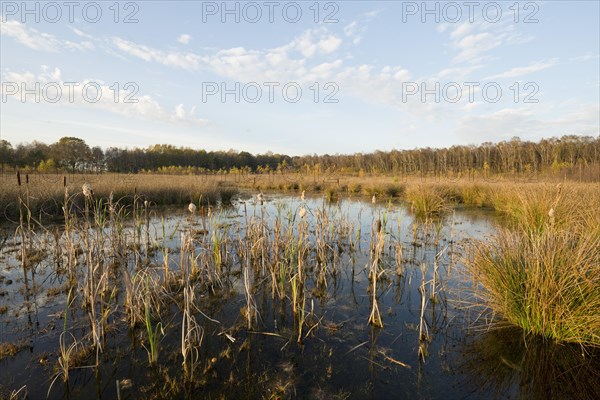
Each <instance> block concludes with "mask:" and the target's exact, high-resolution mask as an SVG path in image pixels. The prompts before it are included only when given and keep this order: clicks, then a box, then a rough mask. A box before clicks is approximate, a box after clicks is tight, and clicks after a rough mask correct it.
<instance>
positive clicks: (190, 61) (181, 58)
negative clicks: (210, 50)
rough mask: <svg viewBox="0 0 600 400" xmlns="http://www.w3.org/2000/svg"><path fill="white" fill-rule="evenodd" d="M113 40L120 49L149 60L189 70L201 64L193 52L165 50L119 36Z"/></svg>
mask: <svg viewBox="0 0 600 400" xmlns="http://www.w3.org/2000/svg"><path fill="white" fill-rule="evenodd" d="M112 41H113V44H114V45H115V46H116V47H117V48H118V49H119V50H121V51H123V52H125V53H127V54H129V55H132V56H134V57H137V58H140V59H142V60H144V61H147V62H151V61H152V62H157V63H159V64H163V65H166V66H169V67H176V68H182V69H187V70H193V69H197V68H198V66H199V60H200V57H199V56H197V55H195V54H193V53H180V52H163V51H160V50H157V49H154V48H151V47H148V46H144V45H141V44H137V43H134V42H130V41H128V40H124V39H121V38H119V37H113V39H112Z"/></svg>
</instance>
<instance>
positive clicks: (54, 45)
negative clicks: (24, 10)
mask: <svg viewBox="0 0 600 400" xmlns="http://www.w3.org/2000/svg"><path fill="white" fill-rule="evenodd" d="M0 34H2V35H6V36H9V37H12V38H14V39H16V40H17V41H18V42H19V43H21V44H24V45H25V46H27V47H29V48H32V49H34V50H43V51H57V50H58V48H59V47H60V41H59V40H57V39H56V38H55V37H54V36H53V35H50V34H48V33H43V32H39V31H38V30H36V29H33V28H28V27H27V26H25V24H22V23H20V22H19V21H4V19H0Z"/></svg>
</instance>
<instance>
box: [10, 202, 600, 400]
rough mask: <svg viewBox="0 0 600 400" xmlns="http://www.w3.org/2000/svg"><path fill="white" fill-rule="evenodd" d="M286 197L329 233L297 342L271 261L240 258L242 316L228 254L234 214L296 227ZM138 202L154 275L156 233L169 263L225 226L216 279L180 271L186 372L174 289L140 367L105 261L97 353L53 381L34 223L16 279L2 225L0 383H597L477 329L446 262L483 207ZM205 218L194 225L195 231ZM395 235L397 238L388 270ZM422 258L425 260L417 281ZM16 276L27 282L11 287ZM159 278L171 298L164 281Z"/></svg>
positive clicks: (582, 367)
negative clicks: (104, 309)
mask: <svg viewBox="0 0 600 400" xmlns="http://www.w3.org/2000/svg"><path fill="white" fill-rule="evenodd" d="M302 206H304V207H305V208H306V210H307V215H306V217H305V221H306V224H307V226H308V231H309V232H310V235H309V236H310V238H311V239H310V240H311V241H312V242H311V243H313V244H315V243H316V240H317V237H318V235H317V233H318V232H320V231H319V229H320V228H319V226H318V224H319V221H321V219H322V216H323V215H326V216H327V219H328V221H329V223H328V224H325V226H326V227H327V229H326V232H325V233H323V232H322V233H323V234H324V235H325V236H324V237H328V238H329V239H330V241H329V242H328V244H327V245H328V247H327V254H328V258H327V262H326V264H327V266H326V272H325V274H321V273H320V272H319V271H321V270H322V268H323V266H322V265H321V264H322V262H321V261H319V259H318V258H317V255H316V253H315V252H311V253H309V255H308V257H307V259H306V261H305V267H306V275H307V279H306V286H305V293H306V300H305V303H304V304H305V306H304V311H305V317H306V319H305V322H304V324H303V325H302V334H301V335H300V336H301V338H302V340H301V343H298V340H297V339H298V335H299V333H298V332H299V329H298V318H297V316H295V315H294V313H293V310H292V305H291V303H292V302H291V292H289V291H286V292H285V297H283V298H280V296H278V295H273V288H272V284H271V275H270V274H269V272H268V271H267V270H265V269H263V268H260V267H259V268H249V269H248V270H247V272H248V279H249V281H250V286H251V288H252V300H253V304H254V305H255V306H256V309H257V312H258V315H257V320H256V321H255V322H254V323H253V324H252V327H251V328H248V326H247V321H246V319H245V318H244V313H243V312H242V311H243V310H245V307H247V297H246V293H245V285H244V273H243V270H244V269H245V268H244V267H243V265H244V264H243V261H242V258H241V257H240V256H239V254H235V252H234V248H235V246H234V243H235V240H238V241H239V240H243V238H244V237H246V235H247V234H248V232H246V227H247V226H248V224H249V223H250V222H252V223H257V222H258V223H264V224H265V225H264V226H267V227H269V229H268V232H269V235H268V236H269V237H272V235H273V234H274V233H273V230H272V227H273V226H274V221H275V220H278V221H279V222H280V223H281V224H282V225H283V226H287V225H290V226H292V225H293V226H294V229H297V225H298V224H299V221H300V218H299V217H298V216H297V213H298V210H299V209H300V207H302ZM149 215H150V216H149V218H150V219H149V235H148V236H146V233H145V227H143V226H142V227H141V230H140V231H139V232H141V235H139V237H141V238H142V239H139V240H140V242H144V240H145V238H146V237H149V238H150V242H151V243H154V244H155V245H156V247H157V248H158V247H159V248H160V251H155V252H153V253H150V255H149V256H146V255H145V254H144V251H143V248H142V250H140V253H139V256H138V257H139V258H140V259H143V261H140V260H138V262H140V263H141V264H144V265H146V266H147V267H146V268H149V269H153V270H157V271H159V272H157V274H158V275H160V274H162V273H163V272H162V268H163V267H162V265H163V264H164V258H163V257H164V249H165V248H167V247H168V248H169V249H170V252H169V266H170V269H171V270H172V272H173V273H176V271H177V270H178V269H179V268H180V265H181V259H180V248H181V238H182V232H183V233H186V232H187V233H190V232H191V233H195V235H194V241H193V243H194V254H197V255H199V256H200V255H201V254H203V252H210V251H211V247H210V246H211V240H212V238H213V234H214V233H216V232H218V233H219V237H221V238H222V239H223V238H230V240H231V241H230V242H227V240H225V244H224V246H225V249H227V250H229V252H230V253H229V254H228V255H227V257H226V261H225V263H224V264H223V269H222V271H221V273H220V276H219V278H218V281H216V280H215V281H213V282H210V283H209V282H208V281H207V279H203V280H202V281H201V282H198V283H197V284H196V285H195V294H196V301H195V305H196V307H197V308H198V309H199V311H201V313H200V312H196V313H194V316H195V318H196V321H197V322H198V324H199V325H200V326H201V327H202V329H203V339H202V343H201V345H200V346H199V347H198V351H199V353H198V356H199V364H198V365H199V366H198V368H197V370H196V372H195V373H194V374H193V377H192V379H190V380H185V379H184V378H183V372H182V371H183V368H182V360H183V358H182V355H181V321H182V311H181V307H180V304H179V303H180V302H178V301H172V302H170V303H169V302H165V304H166V306H165V307H164V308H165V309H163V310H162V312H161V321H162V324H163V326H164V333H165V335H164V337H163V338H162V340H161V342H160V352H159V356H158V363H157V365H156V366H154V367H151V366H150V365H149V361H148V355H147V351H146V349H145V347H148V343H147V340H146V339H147V332H146V329H145V328H144V326H137V327H136V328H135V329H133V330H131V329H129V327H128V325H127V323H126V316H125V313H124V311H123V310H122V304H123V301H124V299H123V297H124V296H123V292H124V289H122V288H121V286H122V275H119V274H118V273H116V277H115V278H114V279H113V280H111V285H115V287H117V288H118V289H119V292H118V295H117V300H116V301H115V304H117V305H118V306H115V310H114V312H113V313H112V314H111V316H110V318H109V319H110V322H111V323H110V324H109V326H110V327H111V328H110V329H109V330H107V333H106V336H105V342H104V346H103V351H102V353H99V356H98V359H99V366H98V367H97V368H95V367H91V365H94V364H95V362H96V352H95V351H91V352H89V354H87V356H86V357H84V360H82V361H81V362H80V366H78V367H77V368H74V369H71V370H70V373H69V380H68V382H67V383H63V381H62V380H61V378H60V377H59V378H58V379H57V380H56V382H54V384H52V381H53V378H54V377H55V372H56V369H55V366H56V364H57V361H58V355H59V353H58V350H59V336H60V334H61V332H63V330H64V324H65V321H64V318H63V317H64V313H65V309H66V304H67V294H66V293H65V289H64V288H65V286H64V285H65V282H66V276H65V274H64V273H61V272H60V267H59V264H60V262H58V263H57V260H56V259H55V258H53V256H52V249H53V248H55V246H56V242H53V241H52V240H53V239H52V237H53V236H52V234H51V233H50V231H52V229H51V230H50V231H48V232H46V231H44V230H39V231H37V230H36V235H35V237H34V241H35V243H36V244H37V246H39V247H41V248H44V249H46V250H48V254H47V255H46V256H45V257H43V256H40V257H38V258H39V260H37V261H36V263H35V267H34V271H35V273H34V274H32V273H31V272H32V271H28V274H27V275H26V276H27V278H26V279H25V278H24V275H23V270H22V269H21V268H20V266H19V254H20V253H19V251H18V249H19V246H18V245H17V244H18V238H15V237H10V238H9V239H8V240H7V241H6V242H5V244H4V247H3V248H2V250H1V252H0V275H1V276H2V277H3V278H2V282H0V294H1V296H0V307H4V312H3V313H2V314H1V315H0V340H1V341H2V342H3V343H19V344H20V346H19V347H20V351H18V352H17V354H16V355H14V356H7V357H5V358H4V359H2V360H0V375H1V380H0V381H1V385H2V387H1V393H2V394H3V395H4V396H6V395H7V394H8V393H10V392H11V391H16V390H18V389H19V388H21V387H23V386H26V389H24V390H23V391H22V392H21V394H24V393H25V391H26V393H28V395H29V398H44V397H46V395H47V394H48V393H49V397H50V398H94V397H97V398H110V399H112V398H117V382H119V386H120V397H121V398H122V399H127V398H129V399H135V398H323V399H330V398H338V399H346V398H348V399H362V398H378V399H387V398H400V399H401V398H411V399H412V398H425V399H430V398H444V399H448V398H489V397H494V398H518V397H527V398H542V397H544V398H552V397H556V398H560V397H563V396H561V394H564V395H565V396H567V397H580V398H593V397H594V395H595V391H596V390H597V389H598V388H597V385H594V384H592V385H589V384H587V385H586V383H585V382H589V381H590V379H592V380H593V379H596V378H598V362H597V358H595V357H590V356H589V355H588V356H586V357H582V356H581V354H580V353H581V351H580V349H579V351H578V349H577V348H572V347H570V346H561V347H560V348H558V350H557V348H554V347H552V348H548V347H549V346H548V344H544V343H542V344H540V343H537V342H536V341H529V342H527V346H525V347H523V345H522V344H523V343H524V341H523V335H522V333H520V332H517V331H515V330H500V331H498V330H492V331H491V332H487V333H486V332H485V331H484V330H482V329H481V326H482V325H484V323H485V321H484V320H483V316H481V315H480V314H481V310H480V309H478V308H475V307H472V303H471V302H472V296H471V287H472V283H471V277H470V276H469V274H467V273H466V271H465V270H464V266H463V264H462V261H461V260H462V258H463V257H465V256H467V254H466V252H465V250H466V247H467V246H468V244H469V243H471V242H472V241H474V240H485V239H486V237H487V236H489V235H493V234H494V222H493V221H494V216H493V215H492V214H491V213H490V212H487V211H482V210H472V209H456V210H455V211H453V212H451V213H449V214H447V215H446V216H445V217H444V218H442V219H441V220H436V221H433V222H430V223H424V222H423V221H419V220H416V219H415V217H414V216H413V215H412V214H411V212H410V210H409V208H408V207H407V206H406V205H404V204H400V203H394V204H385V203H377V204H371V203H370V202H369V203H367V202H364V201H362V200H361V199H342V200H340V201H338V202H334V203H326V202H324V200H323V199H321V198H308V199H307V200H306V201H304V202H303V201H301V200H300V199H299V198H297V197H289V196H279V195H271V196H268V198H267V199H266V201H265V202H264V204H263V205H260V204H258V203H257V201H256V199H255V198H252V197H249V196H246V197H244V196H242V197H241V198H240V199H238V200H237V201H234V204H233V206H232V207H227V208H215V209H213V210H212V212H211V216H210V217H207V218H206V219H205V221H204V223H203V222H202V220H201V219H200V218H199V217H197V216H194V217H191V216H190V215H189V213H187V211H184V210H176V211H174V212H163V211H160V212H159V211H152V212H151V213H150V214H149ZM378 219H381V220H382V222H383V227H382V229H383V230H384V232H385V233H386V235H385V240H386V242H385V243H386V245H385V247H384V252H383V255H382V257H381V265H380V268H381V271H382V272H381V276H380V279H379V280H378V282H377V303H378V306H379V310H380V312H381V319H382V321H383V325H384V327H383V328H376V327H373V326H372V325H369V324H368V318H369V315H370V313H371V307H372V302H371V300H372V295H371V291H370V285H371V283H370V278H369V266H370V264H371V260H372V258H371V255H370V243H371V240H372V231H373V230H374V229H375V226H376V221H377V220H378ZM206 226H208V233H207V234H202V233H201V232H200V231H202V230H204V229H205V227H206ZM55 228H56V227H55ZM134 231H135V229H134V228H133V227H132V226H128V227H125V228H124V231H123V236H124V237H125V238H126V239H127V238H129V239H130V240H131V238H132V237H133V235H134ZM295 232H296V231H295ZM58 233H59V234H61V232H58ZM105 234H106V235H109V234H110V230H107V231H106V232H105ZM415 235H416V236H415ZM240 238H242V239H240ZM54 240H56V239H54ZM58 240H59V242H58V243H62V242H60V240H61V239H58ZM398 242H401V243H402V257H401V263H400V265H401V271H400V272H401V274H398V263H397V258H398V257H397V252H396V251H397V243H398ZM228 246H229V247H228ZM142 247H143V246H142ZM107 251H108V250H107ZM127 259H128V264H127V265H128V266H129V267H126V268H131V265H133V264H135V257H133V256H131V255H129V256H128V257H127ZM434 264H435V265H436V266H437V268H438V269H437V274H435V284H434V285H433V284H432V280H433V278H434ZM422 267H423V270H424V271H425V276H424V278H423V275H422ZM57 271H59V272H57ZM132 271H133V272H132V273H136V271H134V270H133V269H132ZM323 277H325V279H322V278H323ZM422 279H424V280H425V281H426V285H425V287H426V291H425V309H424V310H425V311H424V320H423V323H424V325H423V326H422V329H423V335H424V336H421V337H420V334H419V324H420V322H421V318H420V316H421V305H422V302H421V300H422V294H421V292H420V291H419V286H420V284H421V281H422ZM11 281H12V282H11ZM9 282H11V283H9ZM25 283H27V286H28V288H29V290H24V285H25ZM284 285H285V286H286V287H289V285H290V283H289V282H286V283H284ZM53 288H61V289H62V291H59V292H58V293H52V292H56V290H53ZM49 290H50V294H49ZM173 290H174V291H173V295H172V296H173V297H175V296H176V293H177V289H173ZM179 293H180V291H179ZM432 293H434V295H433V296H432ZM78 296H81V294H80V293H79V294H78ZM67 315H68V316H67V331H68V332H69V333H70V334H72V335H73V336H74V337H77V338H78V339H80V340H81V341H82V343H86V341H88V340H89V331H90V322H89V320H88V319H87V316H86V313H85V312H84V311H83V310H82V309H81V307H80V306H76V307H71V308H70V309H69V312H68V313H67ZM154 323H156V321H154ZM144 346H145V347H144ZM419 349H421V353H419ZM536 363H541V364H542V365H546V368H544V369H541V370H539V371H537V372H536V371H535V368H529V367H530V366H532V365H536ZM548 366H558V367H557V368H556V370H553V368H549V367H548ZM526 367H527V368H526ZM565 371H566V372H565ZM552 374H555V375H552ZM549 379H550V381H549ZM596 381H597V379H596ZM541 382H545V383H541ZM555 382H558V383H560V384H555ZM561 382H562V383H561ZM51 386H52V387H51ZM538 386H539V387H541V389H538ZM50 387H51V390H50V391H49V388H50ZM545 388H548V390H550V392H548V391H547V390H544V389H545ZM548 393H551V396H550V397H547V396H548Z"/></svg>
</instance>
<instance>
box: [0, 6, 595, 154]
mask: <svg viewBox="0 0 600 400" xmlns="http://www.w3.org/2000/svg"><path fill="white" fill-rule="evenodd" d="M0 3H1V15H0V17H1V22H0V27H1V31H0V32H1V34H0V77H1V81H2V88H1V93H0V95H1V97H2V98H1V102H0V137H1V139H4V140H8V141H9V142H11V143H12V144H13V145H14V144H17V143H20V142H32V141H34V140H37V141H42V142H45V143H53V142H55V141H57V140H58V139H59V138H61V137H63V136H76V137H80V138H82V139H84V140H85V141H86V142H87V143H88V144H89V145H90V146H101V147H103V148H108V147H128V148H132V147H147V146H150V145H152V144H157V143H168V144H172V145H175V146H185V147H191V148H195V149H201V148H202V149H206V150H225V151H227V150H229V149H234V150H237V151H249V152H251V153H265V152H268V151H272V152H275V153H285V154H289V155H304V154H314V153H316V154H347V153H356V152H372V151H375V150H384V151H387V150H391V149H412V148H416V147H435V148H439V147H448V146H452V145H461V144H480V143H483V142H488V141H491V142H498V141H502V140H510V139H511V138H512V137H514V136H518V137H520V138H521V139H522V140H534V141H537V140H539V139H541V138H547V137H553V136H562V135H588V136H598V135H599V126H600V77H599V71H600V65H599V61H600V60H599V49H600V21H599V18H600V17H599V16H600V2H598V1H546V2H543V1H539V2H532V1H497V2H493V1H473V2H466V1H465V2H462V1H457V2H445V1H444V2H421V1H418V2H411V1H323V2H316V1H296V2H293V1H256V2H252V1H250V2H247V1H245V2H235V1H230V2H222V1H217V2H213V1H123V2H115V1H107V2H104V1H96V2H93V1H73V2H63V1H56V2H22V1H4V0H2V1H1V2H0Z"/></svg>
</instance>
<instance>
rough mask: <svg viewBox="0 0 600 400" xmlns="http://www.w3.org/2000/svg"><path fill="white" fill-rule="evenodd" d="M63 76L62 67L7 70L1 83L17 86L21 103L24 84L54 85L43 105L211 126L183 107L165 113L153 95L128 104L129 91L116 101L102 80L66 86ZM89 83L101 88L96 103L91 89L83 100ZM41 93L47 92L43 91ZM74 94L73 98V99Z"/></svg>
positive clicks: (140, 96)
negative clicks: (93, 100)
mask: <svg viewBox="0 0 600 400" xmlns="http://www.w3.org/2000/svg"><path fill="white" fill-rule="evenodd" d="M61 75H62V74H61V70H60V69H59V68H54V69H51V68H50V67H48V66H46V65H42V66H41V72H40V73H39V74H38V75H37V76H36V75H35V74H34V73H32V72H29V71H26V72H22V73H19V72H13V71H7V72H5V73H4V76H3V78H2V81H3V82H11V83H16V84H17V86H18V90H17V93H15V94H12V95H11V98H16V99H17V100H18V101H21V92H20V89H21V84H23V83H24V84H25V87H26V88H27V89H31V88H33V87H35V85H36V84H39V86H40V87H42V86H44V85H47V84H49V83H52V84H53V86H52V87H50V86H48V88H49V89H48V90H47V91H46V93H45V95H47V96H48V99H44V98H43V97H42V94H40V97H41V101H42V102H46V103H48V104H56V105H61V106H78V107H87V108H96V109H100V110H103V111H109V112H112V113H115V114H120V115H125V116H127V117H132V118H138V119H143V120H148V121H159V122H166V123H174V122H177V123H184V124H186V125H195V126H204V125H207V124H208V121H207V120H204V119H199V118H196V117H194V116H193V114H194V109H192V110H191V111H190V112H187V111H186V110H185V109H184V107H183V104H180V105H178V106H177V107H175V111H174V112H173V113H171V112H168V111H166V110H165V109H164V107H162V106H161V105H160V104H159V103H158V102H157V101H156V100H155V99H153V98H152V96H149V95H139V94H134V95H133V98H132V99H134V100H137V102H128V100H129V98H128V96H129V94H130V92H128V91H125V90H121V91H119V92H118V93H117V101H115V97H114V90H113V89H112V88H110V87H108V86H107V85H105V84H104V83H103V82H101V81H99V80H90V79H86V80H83V81H79V82H74V81H73V80H69V82H71V84H70V85H65V82H64V81H63V80H62V76H61ZM73 82H74V83H73ZM88 83H89V84H92V85H93V86H94V87H96V86H99V87H100V91H99V92H98V93H100V95H99V96H97V99H98V101H97V102H94V103H92V102H91V101H89V98H94V96H96V94H95V93H96V92H95V91H94V90H93V89H91V86H90V89H89V90H88V91H87V96H88V97H89V98H88V99H86V98H85V97H84V91H83V87H84V86H85V85H86V84H88ZM54 84H58V87H59V88H60V94H57V91H56V89H55V85H54ZM40 92H41V93H44V92H43V91H40ZM71 93H72V97H71V96H70V94H71ZM49 99H50V100H49ZM25 100H26V101H36V98H35V97H34V96H31V95H28V96H26V97H25ZM54 100H57V101H54Z"/></svg>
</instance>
